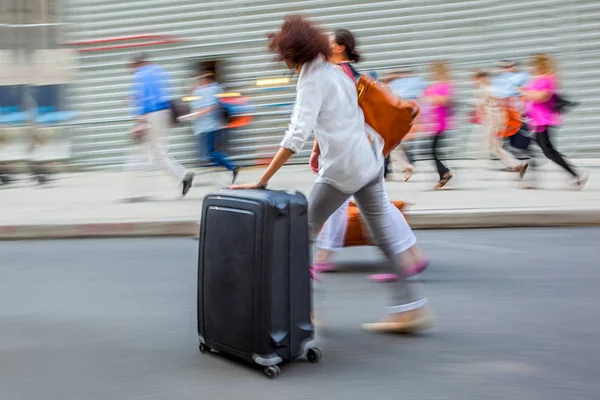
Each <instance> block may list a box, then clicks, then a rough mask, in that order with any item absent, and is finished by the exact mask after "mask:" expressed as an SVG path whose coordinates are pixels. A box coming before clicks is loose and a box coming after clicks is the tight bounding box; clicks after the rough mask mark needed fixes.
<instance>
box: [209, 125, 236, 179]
mask: <svg viewBox="0 0 600 400" xmlns="http://www.w3.org/2000/svg"><path fill="white" fill-rule="evenodd" d="M222 133H223V130H218V131H213V132H208V133H207V134H206V135H207V145H208V148H207V150H208V154H209V155H210V158H211V161H212V162H214V163H215V164H217V165H220V166H221V167H224V168H227V169H228V170H229V171H233V170H234V169H235V167H236V164H235V163H234V162H233V160H231V159H230V158H229V157H227V155H225V154H224V153H221V152H219V151H217V149H216V141H217V140H218V139H219V137H220V136H221V135H222Z"/></svg>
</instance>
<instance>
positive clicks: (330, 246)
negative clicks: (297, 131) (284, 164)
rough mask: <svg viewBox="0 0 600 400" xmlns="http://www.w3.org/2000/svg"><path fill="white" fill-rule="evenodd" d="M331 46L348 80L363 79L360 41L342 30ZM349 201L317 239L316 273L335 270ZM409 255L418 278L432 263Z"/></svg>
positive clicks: (383, 278) (400, 219)
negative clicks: (357, 65) (358, 64)
mask: <svg viewBox="0 0 600 400" xmlns="http://www.w3.org/2000/svg"><path fill="white" fill-rule="evenodd" d="M329 43H330V48H331V55H330V57H329V61H330V62H332V63H333V64H336V65H339V66H341V67H342V69H343V70H344V72H346V74H347V75H348V77H349V78H350V79H352V80H353V81H354V80H355V79H356V78H357V77H358V76H359V73H358V72H357V71H356V70H355V69H354V67H353V66H352V64H351V63H356V62H358V61H360V54H359V53H358V51H357V50H356V39H355V38H354V35H353V34H352V32H350V31H348V30H347V29H338V30H336V31H335V33H334V34H333V35H331V36H330V38H329ZM317 144H318V142H317V141H316V139H315V146H317ZM318 158H319V153H318V152H313V156H312V157H311V165H312V166H313V171H314V172H318ZM315 165H316V167H315ZM384 176H385V174H384ZM386 199H387V196H386ZM386 201H387V202H389V201H390V200H389V199H387V200H386ZM349 202H350V198H348V200H346V202H344V204H342V206H340V207H339V208H338V209H337V210H336V211H334V212H333V214H332V215H331V216H330V217H329V218H328V219H327V222H325V224H324V225H323V228H322V229H321V231H320V233H319V236H318V237H317V242H316V247H317V252H316V254H315V259H314V263H313V269H314V271H315V272H316V273H318V272H329V271H332V270H335V266H334V265H333V264H332V263H331V257H332V255H333V253H334V252H336V251H337V250H339V249H340V248H342V247H343V246H344V238H345V236H346V230H347V222H348V204H349ZM390 212H391V214H390V215H389V218H390V220H391V221H392V222H393V223H392V226H393V229H394V230H395V235H396V237H398V238H399V239H406V240H408V241H411V239H412V237H413V236H414V235H413V233H412V230H411V228H410V226H409V225H408V223H407V222H406V219H405V218H404V216H403V215H402V213H401V212H400V210H398V209H397V208H396V207H391V208H390ZM408 252H409V253H410V254H411V257H412V263H411V265H409V266H407V268H408V270H407V275H415V274H418V273H420V272H422V271H423V270H424V269H425V268H426V267H427V265H428V261H427V260H426V258H425V257H424V256H423V254H422V253H421V251H420V249H419V247H418V246H417V245H416V244H415V245H413V246H412V247H410V248H409V250H408ZM370 279H371V280H372V281H375V282H390V281H394V280H397V279H398V275H397V274H395V273H391V274H389V273H388V274H374V275H371V276H370Z"/></svg>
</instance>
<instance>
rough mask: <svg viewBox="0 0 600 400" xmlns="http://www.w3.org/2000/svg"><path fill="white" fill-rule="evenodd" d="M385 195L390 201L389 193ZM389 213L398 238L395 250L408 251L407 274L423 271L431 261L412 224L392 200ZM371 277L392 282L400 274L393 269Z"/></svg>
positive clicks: (396, 251) (411, 274)
mask: <svg viewBox="0 0 600 400" xmlns="http://www.w3.org/2000/svg"><path fill="white" fill-rule="evenodd" d="M385 197H386V201H387V202H390V200H389V198H388V196H387V193H385ZM389 213H390V214H389V216H388V218H389V219H390V220H391V221H392V226H393V229H394V236H395V237H396V238H397V244H396V245H395V249H394V252H395V253H396V254H400V253H405V252H406V254H407V255H409V259H407V265H406V268H405V272H406V276H407V277H408V276H413V275H417V274H419V273H421V272H423V270H424V269H425V268H427V266H428V264H429V261H428V260H427V258H426V257H425V256H423V254H422V252H421V251H420V250H419V247H418V246H417V237H416V236H415V234H414V232H413V231H412V229H411V227H410V225H408V222H406V218H404V215H403V214H402V212H401V211H400V210H399V209H398V208H397V207H396V206H395V205H394V204H393V203H391V202H390V208H389ZM369 279H370V280H371V281H373V282H377V283H381V282H391V281H395V280H397V279H398V275H397V273H396V271H392V272H391V273H387V274H374V275H370V276H369Z"/></svg>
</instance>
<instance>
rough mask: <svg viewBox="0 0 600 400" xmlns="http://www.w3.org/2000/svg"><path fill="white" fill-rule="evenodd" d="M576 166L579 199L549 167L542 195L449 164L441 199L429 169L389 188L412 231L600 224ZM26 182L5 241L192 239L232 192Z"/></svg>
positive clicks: (202, 177) (300, 170)
mask: <svg viewBox="0 0 600 400" xmlns="http://www.w3.org/2000/svg"><path fill="white" fill-rule="evenodd" d="M573 161H574V163H575V164H576V165H578V166H581V167H582V169H584V170H587V171H588V172H589V173H590V181H589V183H588V185H587V186H586V188H585V189H584V190H583V191H576V190H574V189H573V187H572V186H571V185H570V184H569V183H570V181H569V180H568V179H567V178H568V177H567V176H566V175H565V174H564V173H563V172H561V171H559V170H558V169H557V167H555V166H554V165H552V164H550V163H547V164H545V165H544V166H543V167H542V168H541V169H540V170H539V171H536V172H535V176H536V178H537V185H538V189H536V190H523V189H521V188H520V185H519V182H518V181H517V180H516V176H515V174H512V173H508V172H504V171H501V170H499V169H498V170H483V169H482V168H481V165H482V164H481V162H475V161H455V162H452V161H451V162H449V166H450V167H451V168H453V170H454V176H455V179H453V180H452V181H451V183H450V184H449V185H448V187H447V188H446V189H444V190H442V191H434V190H432V186H433V184H434V183H435V180H436V175H435V173H434V172H433V168H432V166H431V163H430V162H427V161H424V162H421V163H418V164H417V165H416V167H417V169H418V170H417V173H416V174H415V175H414V176H413V178H412V179H411V181H410V182H408V183H404V182H402V175H401V174H398V175H396V176H395V177H394V178H395V179H394V180H392V181H390V182H389V183H388V185H387V186H388V191H389V194H390V197H391V198H392V199H397V200H404V201H407V202H410V203H412V204H411V206H410V208H409V210H408V213H407V215H408V217H409V222H410V223H411V225H412V226H413V227H414V228H416V229H427V228H473V227H501V226H564V225H600V180H598V179H595V175H596V174H597V173H600V168H599V167H600V163H598V164H596V162H595V160H573ZM498 167H500V166H499V165H498ZM262 170H263V168H253V169H246V170H243V171H242V172H241V174H240V180H239V181H240V182H252V181H255V180H256V179H257V178H258V176H259V175H260V173H261V171H262ZM21 178H22V179H20V180H19V181H18V182H16V183H14V184H12V185H10V186H1V187H0V239H25V238H60V237H110V236H166V235H174V236H191V235H194V234H196V232H197V230H198V223H199V220H200V213H201V204H202V199H203V198H204V196H205V195H206V194H207V193H209V192H213V191H217V190H219V189H221V188H222V187H225V186H227V184H228V183H229V180H230V174H229V173H226V172H220V171H218V172H215V171H213V170H201V171H198V175H197V178H196V181H195V183H194V188H193V189H192V190H191V191H190V193H189V195H188V196H187V197H186V198H184V199H181V198H180V195H179V189H178V188H177V186H176V182H173V181H171V180H170V179H169V178H168V177H166V176H163V175H162V174H161V173H159V172H155V173H154V172H153V173H150V174H148V176H146V177H144V178H143V182H145V183H146V184H149V185H150V186H151V187H153V188H154V189H155V190H153V191H152V194H154V196H153V197H152V200H151V201H148V202H144V203H133V204H130V203H125V202H124V201H123V199H124V198H125V197H126V196H127V193H128V192H127V189H128V185H129V180H128V179H129V178H130V177H129V176H128V175H127V174H126V173H110V172H89V173H77V174H61V175H58V176H56V180H55V181H53V182H52V183H50V184H49V185H47V186H36V185H34V184H33V183H32V182H30V181H29V180H28V179H27V177H25V176H22V177H21ZM314 179H315V175H314V174H312V173H311V172H310V170H309V169H308V166H289V167H285V168H284V169H283V170H282V171H280V172H279V173H278V174H277V175H276V177H275V179H274V180H273V182H272V185H271V188H273V189H278V188H279V189H296V190H299V191H302V192H304V193H305V194H308V193H309V191H310V188H311V186H312V183H313V181H314Z"/></svg>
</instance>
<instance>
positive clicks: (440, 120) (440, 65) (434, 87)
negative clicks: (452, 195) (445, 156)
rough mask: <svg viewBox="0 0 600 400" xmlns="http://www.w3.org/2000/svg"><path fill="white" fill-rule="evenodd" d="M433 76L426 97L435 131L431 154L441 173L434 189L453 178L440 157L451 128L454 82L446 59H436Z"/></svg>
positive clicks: (444, 184)
mask: <svg viewBox="0 0 600 400" xmlns="http://www.w3.org/2000/svg"><path fill="white" fill-rule="evenodd" d="M431 76H432V78H433V81H434V82H433V83H432V84H431V85H430V86H429V87H428V88H427V89H426V90H425V93H424V98H425V100H426V101H427V102H428V103H429V105H430V109H429V113H430V114H429V117H430V120H429V123H430V125H431V129H432V133H433V140H432V142H431V155H432V157H433V160H434V161H435V166H436V169H437V173H438V175H439V180H438V183H437V184H436V185H435V186H434V189H441V188H443V187H444V186H446V184H447V183H448V182H449V181H450V179H452V172H450V170H449V169H448V167H446V165H444V163H443V162H442V160H441V159H440V153H439V148H440V144H441V142H442V139H443V137H444V136H445V134H446V131H447V130H449V129H450V120H451V118H452V96H453V92H454V84H453V83H452V81H451V78H450V70H449V68H448V65H447V64H446V63H445V62H444V61H435V62H434V63H433V64H432V65H431Z"/></svg>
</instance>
